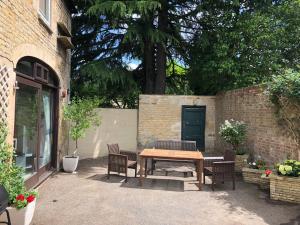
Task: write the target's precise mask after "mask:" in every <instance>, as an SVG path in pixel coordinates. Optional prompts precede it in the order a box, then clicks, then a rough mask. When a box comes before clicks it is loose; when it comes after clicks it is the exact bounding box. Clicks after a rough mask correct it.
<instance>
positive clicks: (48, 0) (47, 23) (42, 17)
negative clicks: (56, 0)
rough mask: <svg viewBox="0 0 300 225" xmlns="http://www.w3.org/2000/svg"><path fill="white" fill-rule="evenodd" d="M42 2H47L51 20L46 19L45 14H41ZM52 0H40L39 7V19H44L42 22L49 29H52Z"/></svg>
mask: <svg viewBox="0 0 300 225" xmlns="http://www.w3.org/2000/svg"><path fill="white" fill-rule="evenodd" d="M40 1H46V4H47V7H48V9H49V18H46V17H45V16H44V14H43V13H42V12H41V8H40ZM51 11H52V10H51V0H39V6H38V14H39V17H40V18H41V19H42V21H43V22H44V23H45V24H46V25H47V26H49V27H51Z"/></svg>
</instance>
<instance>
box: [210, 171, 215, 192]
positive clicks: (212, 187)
mask: <svg viewBox="0 0 300 225" xmlns="http://www.w3.org/2000/svg"><path fill="white" fill-rule="evenodd" d="M214 183H215V178H214V175H213V176H212V178H211V189H212V190H213V191H215V187H214Z"/></svg>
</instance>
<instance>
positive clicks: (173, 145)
mask: <svg viewBox="0 0 300 225" xmlns="http://www.w3.org/2000/svg"><path fill="white" fill-rule="evenodd" d="M155 148H158V149H168V150H186V151H196V150H197V147H196V141H180V140H159V141H156V142H155Z"/></svg>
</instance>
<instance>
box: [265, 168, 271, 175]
mask: <svg viewBox="0 0 300 225" xmlns="http://www.w3.org/2000/svg"><path fill="white" fill-rule="evenodd" d="M265 174H266V177H268V176H269V175H270V174H272V170H270V169H266V170H265Z"/></svg>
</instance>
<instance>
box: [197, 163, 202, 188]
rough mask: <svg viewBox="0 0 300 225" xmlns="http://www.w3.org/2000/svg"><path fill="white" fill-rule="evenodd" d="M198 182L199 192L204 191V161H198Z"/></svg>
mask: <svg viewBox="0 0 300 225" xmlns="http://www.w3.org/2000/svg"><path fill="white" fill-rule="evenodd" d="M198 171H199V172H198V181H199V190H202V173H203V160H202V159H201V160H199V161H198Z"/></svg>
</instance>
